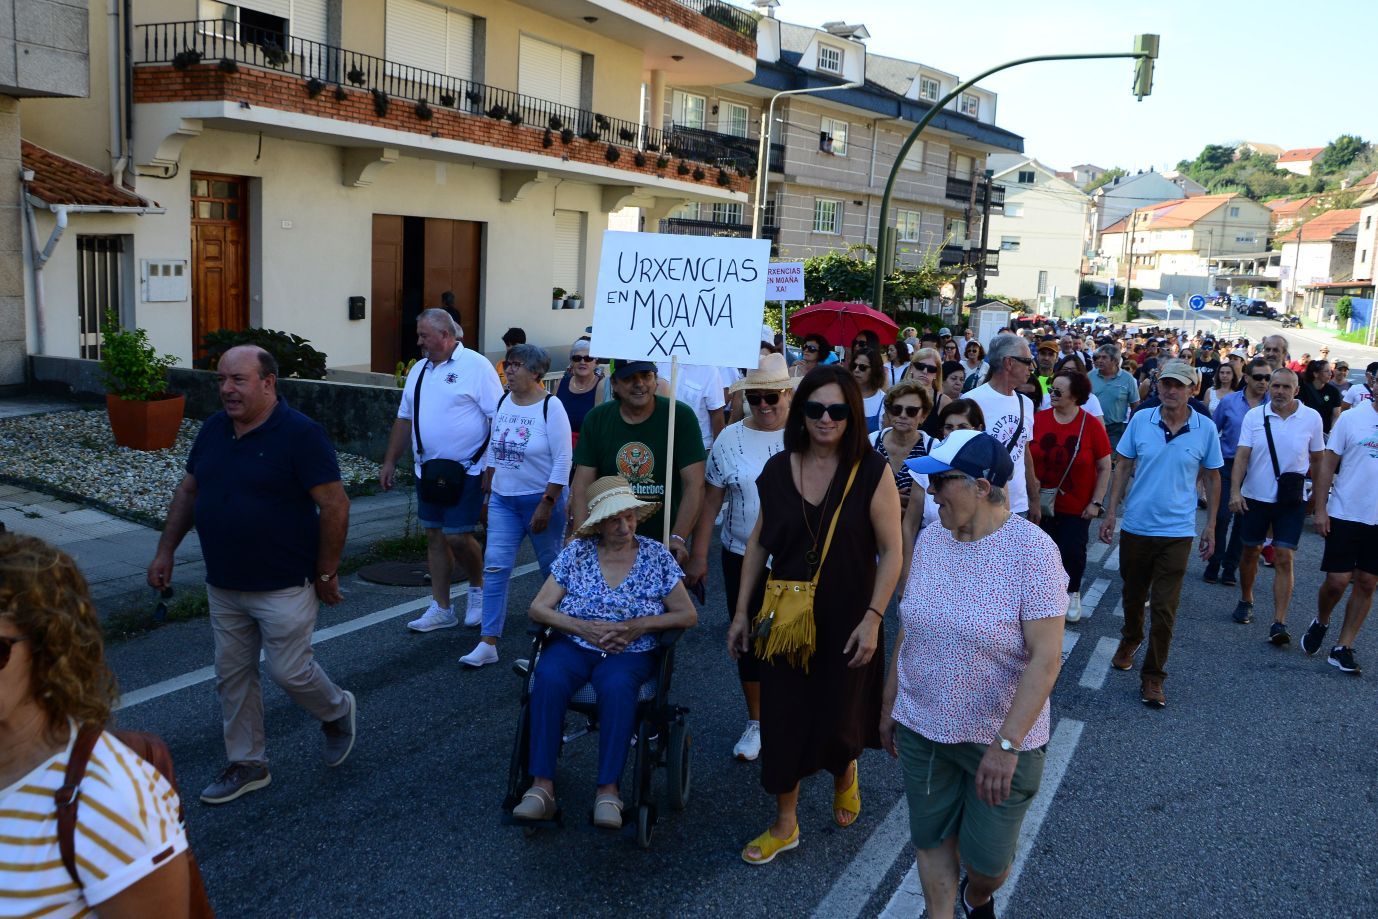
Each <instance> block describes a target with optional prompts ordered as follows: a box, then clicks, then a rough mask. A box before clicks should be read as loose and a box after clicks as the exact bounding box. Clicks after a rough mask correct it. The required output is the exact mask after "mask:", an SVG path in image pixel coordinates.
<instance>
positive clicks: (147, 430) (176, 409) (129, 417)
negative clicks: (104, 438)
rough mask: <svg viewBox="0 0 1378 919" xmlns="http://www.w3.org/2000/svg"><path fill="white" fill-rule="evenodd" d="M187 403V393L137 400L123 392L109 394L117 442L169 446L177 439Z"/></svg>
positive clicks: (138, 447)
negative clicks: (151, 399)
mask: <svg viewBox="0 0 1378 919" xmlns="http://www.w3.org/2000/svg"><path fill="white" fill-rule="evenodd" d="M186 407H187V397H186V396H174V395H171V394H169V395H168V397H167V398H165V399H156V400H154V401H151V402H136V401H134V400H132V399H121V398H120V397H119V396H112V395H107V396H106V397H105V410H106V412H107V413H108V414H109V415H110V431H111V433H113V434H114V435H115V443H117V444H119V445H120V446H121V447H130V448H132V449H135V450H166V449H167V448H168V447H171V446H172V445H173V444H174V443H175V442H176V441H177V430H178V428H179V427H181V424H182V414H183V412H184V411H185V410H186Z"/></svg>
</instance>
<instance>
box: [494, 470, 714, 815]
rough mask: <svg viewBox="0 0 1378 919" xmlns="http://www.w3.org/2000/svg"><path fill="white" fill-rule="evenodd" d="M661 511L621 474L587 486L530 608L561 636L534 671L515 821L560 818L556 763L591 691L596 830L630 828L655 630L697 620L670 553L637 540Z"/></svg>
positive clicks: (536, 618)
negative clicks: (630, 781) (633, 769)
mask: <svg viewBox="0 0 1378 919" xmlns="http://www.w3.org/2000/svg"><path fill="white" fill-rule="evenodd" d="M659 509H660V505H659V504H655V503H650V502H645V501H641V500H640V499H638V498H637V497H636V495H634V494H633V493H632V488H631V485H630V484H628V482H627V480H626V479H624V478H622V477H621V476H604V477H603V478H601V479H598V480H597V481H595V482H594V483H593V484H592V485H590V486H589V490H588V516H587V517H586V518H585V519H584V522H583V524H582V525H580V527H579V529H578V530H576V531H575V533H574V536H575V539H574V540H573V541H572V542H571V543H570V544H569V545H568V546H566V547H565V548H564V550H563V551H562V552H561V553H560V555H559V556H558V557H557V558H556V559H555V563H554V564H553V565H552V566H551V569H550V577H548V578H547V579H546V582H545V584H544V585H542V586H541V590H540V592H539V593H538V594H537V595H536V599H534V600H532V601H531V611H530V613H529V615H530V618H531V621H532V622H535V623H537V624H539V625H546V626H550V627H551V628H553V629H554V630H555V631H556V632H557V633H558V634H557V636H556V637H555V638H554V639H553V640H552V641H551V642H550V643H549V644H548V645H547V646H546V648H545V650H544V651H543V652H542V654H541V656H540V660H539V661H538V662H537V664H536V673H535V679H534V681H533V683H532V688H531V756H530V762H531V775H532V777H533V778H534V779H535V781H534V783H533V784H532V786H531V788H530V789H529V790H528V791H527V792H526V794H525V795H523V796H522V800H521V802H520V803H519V804H518V805H517V806H516V808H515V809H513V811H512V814H513V816H515V817H518V818H522V819H527V820H548V819H551V818H552V817H553V815H554V814H555V760H556V757H557V756H558V754H559V751H560V735H561V731H562V730H563V727H564V720H565V711H566V709H567V708H568V706H569V700H570V697H571V696H573V695H574V693H575V692H576V691H577V690H578V689H579V688H580V687H581V686H583V685H584V684H585V683H592V684H593V688H594V692H595V693H596V694H597V696H598V780H597V785H598V788H597V791H596V796H595V798H594V809H593V822H594V824H595V825H597V826H599V827H603V828H606V829H618V828H620V827H621V826H622V799H621V797H620V796H619V794H618V780H619V779H620V777H621V775H622V767H623V766H624V765H625V764H626V761H627V750H628V746H629V744H630V742H631V736H632V729H633V727H634V726H635V724H636V697H637V690H638V689H640V687H641V684H643V683H645V682H646V681H647V680H648V679H650V678H651V676H652V674H653V673H654V672H655V655H653V654H650V653H648V652H650V651H653V650H654V649H655V647H656V638H655V636H654V634H652V633H654V632H661V631H665V630H667V629H686V628H689V627H690V626H692V625H694V623H696V622H697V621H698V613H697V612H696V611H695V609H694V604H693V601H691V600H690V599H689V593H688V591H686V590H685V589H684V583H683V580H682V578H683V576H684V572H683V571H681V570H680V567H679V565H677V564H676V563H675V559H674V556H672V555H671V554H670V551H669V550H668V549H666V548H665V547H664V546H662V545H661V544H660V543H658V542H655V541H654V540H651V539H647V538H646V537H643V536H638V535H637V534H636V527H637V524H638V523H640V522H641V521H642V520H645V519H646V518H647V517H650V516H651V515H652V514H654V513H655V512H656V511H657V510H659Z"/></svg>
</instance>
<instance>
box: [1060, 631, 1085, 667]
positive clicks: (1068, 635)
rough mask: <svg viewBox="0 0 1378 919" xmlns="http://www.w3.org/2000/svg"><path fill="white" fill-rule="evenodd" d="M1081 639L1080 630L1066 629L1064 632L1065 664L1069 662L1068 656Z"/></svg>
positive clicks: (1063, 658)
mask: <svg viewBox="0 0 1378 919" xmlns="http://www.w3.org/2000/svg"><path fill="white" fill-rule="evenodd" d="M1080 640H1081V633H1080V632H1070V631H1064V632H1063V633H1062V662H1063V663H1064V664H1065V663H1067V658H1068V657H1070V656H1071V654H1072V649H1073V648H1075V647H1076V646H1077V642H1078V641H1080Z"/></svg>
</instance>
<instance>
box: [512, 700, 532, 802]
mask: <svg viewBox="0 0 1378 919" xmlns="http://www.w3.org/2000/svg"><path fill="white" fill-rule="evenodd" d="M530 743H531V708H530V706H528V705H523V706H522V708H521V714H520V715H519V716H518V717H517V736H516V739H515V740H514V741H513V744H512V759H511V761H510V763H509V764H508V769H507V797H508V800H509V801H511V802H512V803H511V805H510V806H516V802H517V801H518V800H520V799H521V796H522V794H523V793H524V792H525V791H526V789H527V788H529V787H530V786H531V779H530V776H529V775H528V773H527V771H526V767H527V762H526V753H527V751H528V750H529V749H530Z"/></svg>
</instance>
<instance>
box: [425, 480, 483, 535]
mask: <svg viewBox="0 0 1378 919" xmlns="http://www.w3.org/2000/svg"><path fill="white" fill-rule="evenodd" d="M482 480H483V477H482V476H478V475H471V476H468V477H466V479H465V482H464V492H463V494H461V495H460V497H459V503H458V504H456V505H454V506H453V507H442V506H441V505H439V504H432V503H431V502H429V501H422V500H421V498H419V497H418V498H417V499H416V519H417V520H419V521H420V522H421V528H422V529H423V530H441V531H443V532H444V533H447V534H455V533H472V532H474V530H476V529H478V515H479V511H481V510H482V509H483V487H482Z"/></svg>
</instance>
